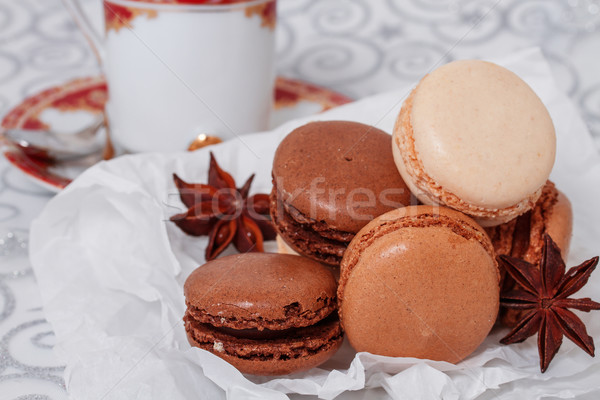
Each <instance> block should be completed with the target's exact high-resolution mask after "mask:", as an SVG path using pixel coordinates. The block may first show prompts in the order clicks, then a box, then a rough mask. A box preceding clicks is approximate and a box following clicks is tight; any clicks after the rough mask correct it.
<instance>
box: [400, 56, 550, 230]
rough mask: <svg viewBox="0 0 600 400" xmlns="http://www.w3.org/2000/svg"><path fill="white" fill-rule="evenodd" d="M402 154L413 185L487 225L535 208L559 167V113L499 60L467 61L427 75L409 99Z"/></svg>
mask: <svg viewBox="0 0 600 400" xmlns="http://www.w3.org/2000/svg"><path fill="white" fill-rule="evenodd" d="M393 136H394V142H393V150H394V158H395V160H396V165H397V166H398V170H399V171H400V173H401V175H402V177H403V178H404V180H405V181H406V183H407V184H408V186H409V187H410V189H411V191H412V192H413V193H414V194H415V195H416V196H417V197H418V198H419V200H421V201H422V202H423V203H425V204H430V205H443V206H447V207H450V208H453V209H456V210H458V211H461V212H463V213H465V214H467V215H469V216H471V217H473V218H474V219H475V220H476V221H477V222H478V223H479V224H481V225H482V226H494V225H499V224H501V223H504V222H507V221H509V220H511V219H513V218H515V217H517V216H519V215H521V214H523V213H525V212H527V211H528V210H530V209H531V208H532V207H533V205H534V204H535V202H536V201H537V199H538V198H539V196H540V194H541V191H542V187H543V186H544V184H545V182H546V180H547V179H548V176H549V175H550V171H551V170H552V166H553V164H554V157H555V151H556V137H555V132H554V125H553V123H552V119H551V118H550V115H549V114H548V111H547V110H546V107H545V106H544V104H543V103H542V101H541V100H540V99H539V97H538V96H537V95H536V94H535V92H534V91H533V90H532V89H531V88H530V87H529V86H528V85H527V83H525V82H524V81H523V80H522V79H521V78H519V77H518V76H517V75H516V74H514V73H513V72H511V71H509V70H507V69H506V68H503V67H500V66H498V65H496V64H493V63H489V62H485V61H479V60H463V61H455V62H452V63H449V64H446V65H444V66H442V67H440V68H438V69H436V70H435V71H433V72H432V73H430V74H429V75H427V76H425V77H424V78H423V79H422V80H421V82H420V83H419V84H418V85H417V87H416V88H415V89H414V90H413V91H412V93H411V94H410V96H409V97H408V98H407V99H406V101H405V102H404V104H403V106H402V109H401V111H400V114H399V116H398V118H397V120H396V126H395V128H394V132H393Z"/></svg>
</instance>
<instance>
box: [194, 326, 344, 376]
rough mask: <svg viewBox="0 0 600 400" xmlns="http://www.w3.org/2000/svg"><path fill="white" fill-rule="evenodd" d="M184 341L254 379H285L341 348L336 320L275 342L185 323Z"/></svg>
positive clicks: (323, 360) (311, 366) (312, 365)
mask: <svg viewBox="0 0 600 400" xmlns="http://www.w3.org/2000/svg"><path fill="white" fill-rule="evenodd" d="M186 332H187V337H188V341H189V343H190V344H191V345H192V346H195V347H199V348H201V349H204V350H207V351H210V352H211V353H213V354H215V355H217V356H219V357H221V358H222V359H224V360H225V361H227V362H228V363H230V364H232V365H233V366H234V367H236V368H237V369H238V370H240V371H241V372H243V373H247V374H254V375H286V374H290V373H293V372H300V371H304V370H307V369H310V368H313V367H316V366H318V365H319V364H322V363H323V362H325V361H327V360H328V359H329V358H330V357H331V356H332V355H333V354H334V353H335V352H336V351H337V350H338V349H339V347H340V346H341V344H342V341H343V334H342V330H341V328H340V324H339V320H338V319H337V318H333V319H332V318H329V319H328V320H327V321H323V322H322V323H320V324H318V325H316V326H310V327H307V328H302V329H301V330H299V332H298V333H297V335H293V336H291V337H288V338H282V339H275V340H264V341H261V340H251V339H240V338H237V337H234V336H231V335H228V334H225V333H222V332H219V331H217V330H215V329H214V328H211V327H210V326H206V325H202V324H197V323H195V322H194V321H193V320H189V319H188V320H186Z"/></svg>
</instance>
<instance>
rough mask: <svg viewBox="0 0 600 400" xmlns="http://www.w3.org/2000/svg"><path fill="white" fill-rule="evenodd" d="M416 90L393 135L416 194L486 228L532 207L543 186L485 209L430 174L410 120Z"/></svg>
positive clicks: (400, 166) (400, 164) (405, 175)
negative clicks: (509, 203) (517, 199)
mask: <svg viewBox="0 0 600 400" xmlns="http://www.w3.org/2000/svg"><path fill="white" fill-rule="evenodd" d="M417 89H418V87H417ZM417 89H414V90H413V91H412V92H411V94H410V95H409V96H408V98H407V99H406V100H405V102H404V104H403V105H402V109H401V110H400V114H399V115H398V118H397V120H396V124H395V127H394V133H393V136H392V137H393V139H392V154H393V156H394V162H395V163H396V167H397V168H398V171H399V172H400V175H402V177H403V179H404V181H405V182H406V185H407V186H408V187H409V188H410V190H411V192H412V193H413V195H415V196H416V197H417V198H418V199H419V201H421V202H422V203H423V204H426V205H443V206H447V207H450V208H453V209H455V210H458V211H461V212H463V213H465V214H468V215H470V216H471V217H473V218H474V219H475V220H476V221H477V223H479V224H480V225H481V226H484V227H488V226H496V225H500V224H503V223H505V222H508V221H510V220H512V219H514V218H515V217H517V216H519V215H521V214H523V213H525V212H527V210H529V209H531V208H532V207H533V205H534V204H535V202H536V201H537V199H538V198H539V196H540V193H541V188H540V189H538V190H537V191H535V192H534V193H531V194H530V195H529V196H528V197H526V198H524V199H522V200H521V201H520V202H518V203H517V204H514V205H512V206H509V207H506V208H485V207H481V206H477V205H474V204H471V203H469V202H467V201H465V200H463V199H461V198H460V197H458V196H457V195H456V194H454V193H452V192H451V191H449V190H448V189H447V188H445V187H443V186H441V185H440V184H439V183H438V182H436V181H435V180H434V179H433V178H432V177H431V176H429V175H428V173H427V172H426V171H425V169H424V166H423V163H422V162H421V160H420V159H419V154H418V153H417V151H416V150H415V144H414V138H413V136H414V135H413V129H412V126H411V121H410V115H411V113H412V107H413V104H412V101H413V98H414V95H415V92H416V90H417Z"/></svg>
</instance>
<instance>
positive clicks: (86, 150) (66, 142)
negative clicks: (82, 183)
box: [2, 116, 104, 161]
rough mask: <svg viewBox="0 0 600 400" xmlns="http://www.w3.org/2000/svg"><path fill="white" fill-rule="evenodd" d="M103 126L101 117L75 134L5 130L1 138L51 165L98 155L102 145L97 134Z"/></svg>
mask: <svg viewBox="0 0 600 400" xmlns="http://www.w3.org/2000/svg"><path fill="white" fill-rule="evenodd" d="M103 125H104V117H102V116H101V117H98V118H96V119H95V120H94V122H93V123H92V124H91V125H89V126H87V127H85V128H83V129H81V130H80V131H78V132H75V133H72V134H70V133H59V132H55V131H52V130H34V129H6V130H4V131H2V135H3V136H4V137H5V138H7V139H8V140H9V141H11V142H12V143H13V144H15V145H17V146H19V147H21V148H23V150H24V151H26V152H28V153H29V154H31V155H35V156H37V157H40V158H45V159H48V160H53V161H66V160H75V159H78V158H82V157H86V156H89V155H91V154H95V153H100V152H101V151H102V149H103V148H104V142H103V141H102V140H101V139H100V138H98V137H97V133H98V131H99V130H100V128H101V127H102V126H103Z"/></svg>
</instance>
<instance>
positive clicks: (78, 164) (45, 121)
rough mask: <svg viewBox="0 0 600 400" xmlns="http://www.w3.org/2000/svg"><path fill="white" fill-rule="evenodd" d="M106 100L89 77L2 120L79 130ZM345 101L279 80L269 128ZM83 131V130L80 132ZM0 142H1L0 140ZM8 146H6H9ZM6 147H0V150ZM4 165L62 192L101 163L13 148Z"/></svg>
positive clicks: (101, 86)
mask: <svg viewBox="0 0 600 400" xmlns="http://www.w3.org/2000/svg"><path fill="white" fill-rule="evenodd" d="M106 100H107V92H106V81H105V80H104V77H101V76H98V77H88V78H80V79H75V80H73V81H70V82H68V83H66V84H64V85H60V86H56V87H52V88H50V89H47V90H44V91H43V92H41V93H38V94H36V95H34V96H31V97H29V98H27V99H26V100H24V101H23V102H22V103H21V104H19V105H18V106H16V107H15V108H13V109H12V110H11V111H10V112H9V113H8V114H7V115H6V116H5V117H4V119H3V120H2V124H1V125H2V127H3V128H7V129H11V128H23V129H49V128H51V127H52V128H55V129H56V128H57V127H58V126H59V128H57V129H58V130H62V129H65V126H67V127H69V128H71V129H74V130H76V128H78V127H77V126H74V125H83V126H85V124H87V123H89V122H90V121H91V120H93V118H94V116H95V115H97V114H100V113H101V112H102V111H103V109H104V104H105V103H106ZM351 101H352V100H351V99H350V98H348V97H346V96H344V95H341V94H339V93H336V92H333V91H331V90H328V89H325V88H322V87H319V86H316V85H312V84H309V83H306V82H302V81H299V80H294V79H288V78H282V77H278V78H277V81H276V83H275V104H274V111H273V113H272V117H271V126H272V127H275V126H277V125H279V124H281V123H283V122H285V121H288V120H290V119H293V118H298V117H302V116H307V115H312V114H315V113H318V112H322V111H325V110H328V109H330V108H333V107H337V106H340V105H342V104H346V103H349V102H351ZM80 127H82V126H80ZM0 139H1V138H0ZM5 141H6V140H5ZM1 144H3V143H2V142H1V141H0V145H1ZM4 144H5V146H4V148H3V149H2V151H3V153H4V156H5V157H6V159H7V160H8V161H9V162H10V163H11V164H12V165H13V166H15V167H17V168H18V169H20V170H21V171H23V172H24V173H25V174H26V175H27V176H29V177H30V178H32V179H33V180H34V181H35V182H37V183H39V184H40V185H41V186H43V187H45V188H47V189H49V190H52V191H55V192H58V191H60V190H61V189H63V188H64V187H65V186H67V185H68V184H69V183H70V182H71V180H73V179H74V178H75V177H77V176H78V175H79V174H81V173H82V172H83V171H84V170H85V169H86V168H89V167H90V166H92V165H93V164H95V163H96V162H98V161H100V160H99V157H94V156H92V157H89V158H85V159H81V160H77V161H69V162H61V163H54V164H53V163H49V162H47V161H43V160H40V159H37V158H35V157H32V156H31V155H28V154H26V153H25V152H24V151H23V149H22V148H21V147H18V146H16V145H15V144H14V143H10V142H8V143H4Z"/></svg>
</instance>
